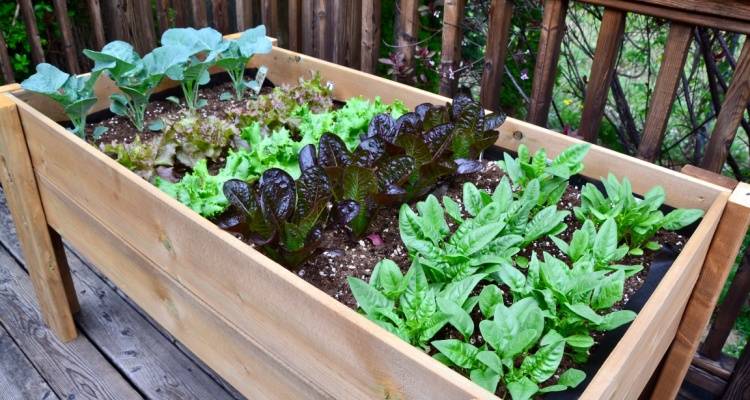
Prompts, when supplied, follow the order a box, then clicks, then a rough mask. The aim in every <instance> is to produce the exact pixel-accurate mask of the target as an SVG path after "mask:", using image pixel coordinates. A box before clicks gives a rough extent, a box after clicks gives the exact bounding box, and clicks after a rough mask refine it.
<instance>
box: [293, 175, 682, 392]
mask: <svg viewBox="0 0 750 400" xmlns="http://www.w3.org/2000/svg"><path fill="white" fill-rule="evenodd" d="M502 176H503V172H502V170H501V169H500V168H499V167H498V166H497V164H495V163H494V162H485V168H484V170H483V171H481V172H479V173H475V174H471V175H465V176H460V177H457V178H456V179H453V180H451V181H450V182H446V183H444V184H442V185H441V186H439V187H437V188H436V189H435V190H434V191H433V194H435V195H436V196H437V197H438V198H442V196H443V195H446V196H449V197H451V198H452V199H453V200H455V201H456V202H458V203H459V204H462V198H463V184H464V182H467V181H468V182H472V183H474V184H475V185H476V186H477V187H478V188H479V189H483V190H487V191H489V192H491V191H493V190H494V189H495V187H496V186H497V184H498V183H499V182H500V179H501V178H502ZM572 181H573V182H572V183H571V185H570V186H569V187H568V189H567V190H566V192H565V194H564V195H563V198H562V199H561V201H560V202H559V203H558V208H559V209H562V210H569V211H570V212H571V213H570V215H569V216H568V217H567V218H566V219H565V222H566V224H567V225H568V227H567V229H566V230H565V231H564V232H563V233H561V234H560V235H558V237H560V238H561V239H563V240H564V241H566V242H569V241H570V239H571V237H572V234H573V232H574V231H575V230H577V229H578V228H580V227H581V223H580V222H579V221H578V220H577V219H576V218H575V216H574V215H573V213H572V211H573V208H574V207H577V206H579V205H580V203H581V200H580V195H581V185H582V184H584V183H585V182H586V181H584V180H582V179H581V180H578V181H577V182H576V180H572ZM411 206H413V204H411ZM447 220H448V224H449V226H450V227H451V230H452V231H454V230H455V229H456V228H457V226H456V225H455V224H454V223H453V222H452V221H451V220H450V218H448V219H447ZM369 232H374V233H373V234H372V235H370V236H366V237H364V238H362V239H360V240H352V239H351V238H350V237H349V236H348V235H347V232H346V231H344V230H343V229H341V228H335V229H329V230H327V231H326V232H325V233H324V239H323V243H325V247H324V248H323V249H322V251H321V252H320V253H318V254H317V255H316V256H314V257H312V258H311V259H309V260H308V261H306V262H305V263H303V264H302V265H301V266H300V267H299V268H297V269H296V270H295V272H296V273H297V275H299V276H300V277H302V278H303V279H305V280H306V281H308V282H310V283H312V284H313V285H315V286H316V287H318V288H319V289H321V290H323V291H324V292H326V293H327V294H329V295H330V296H332V297H334V298H335V299H337V300H338V301H340V302H341V303H344V304H345V305H347V306H348V307H350V308H352V309H355V310H356V309H357V302H356V300H355V299H354V296H353V295H352V293H351V290H350V289H349V285H348V283H347V277H349V276H355V277H358V278H360V279H363V280H365V281H369V278H370V275H371V274H372V269H373V267H374V266H375V265H376V264H377V263H378V262H379V261H381V260H382V259H384V258H389V259H391V260H393V261H394V262H395V263H396V264H398V265H399V267H400V268H401V270H402V272H404V273H406V271H407V270H408V269H409V266H410V265H411V261H410V259H409V257H408V254H407V251H406V249H405V248H404V246H403V244H402V242H401V239H400V236H399V228H398V209H397V208H390V209H381V210H379V211H378V212H377V213H376V215H375V216H374V217H373V219H372V223H371V226H370V229H369ZM654 240H656V241H658V242H659V243H660V244H661V245H662V249H661V250H658V251H651V250H644V254H643V255H640V256H634V255H628V256H626V257H625V258H624V259H623V260H621V261H620V262H619V263H620V264H623V265H642V266H643V267H644V268H643V270H642V271H640V272H639V273H638V274H636V275H634V276H632V277H630V278H628V279H627V280H626V281H625V287H624V291H623V299H622V300H621V301H619V302H618V303H616V304H615V305H614V307H613V309H612V311H615V310H620V309H629V310H633V311H635V312H638V311H640V309H641V308H642V307H643V305H644V304H645V302H646V301H647V300H648V298H649V297H650V296H651V293H653V291H654V290H655V289H656V286H657V285H658V283H659V282H660V281H661V278H662V277H663V276H664V274H665V273H666V272H667V270H668V269H669V267H670V266H671V264H672V262H673V261H674V259H675V258H676V257H677V255H678V254H679V252H680V251H681V250H682V247H683V246H684V244H685V241H686V237H685V236H684V235H683V234H682V233H678V232H669V231H660V232H658V233H657V235H656V237H655V238H654ZM532 252H533V253H536V254H537V256H538V257H540V258H541V257H542V255H543V253H544V252H548V253H550V254H551V255H553V256H555V257H557V258H559V259H561V260H563V261H565V262H567V263H570V260H569V259H568V257H567V256H566V255H565V254H563V253H562V252H561V251H560V250H559V249H558V248H557V246H556V245H555V244H554V242H552V241H551V240H550V239H548V238H544V239H541V240H537V241H535V242H533V243H531V245H530V246H528V247H527V248H525V249H524V250H523V251H522V252H521V253H520V255H523V256H526V257H529V256H531V254H532ZM486 284H487V283H486V282H482V283H480V284H479V285H478V286H477V288H476V289H475V290H474V293H473V294H475V295H476V294H479V293H480V292H481V290H482V288H483V287H484V286H485V285H486ZM500 286H501V289H503V292H504V293H505V295H506V304H510V301H511V298H510V295H509V293H510V289H509V288H507V287H504V285H500ZM641 289H642V290H641ZM471 316H472V319H473V320H474V323H475V326H478V324H479V322H480V321H482V320H483V319H484V317H483V315H482V314H481V312H480V311H479V310H478V308H476V309H475V310H474V312H473V313H472V315H471ZM629 325H630V324H626V325H625V326H623V327H620V328H618V329H616V330H614V331H610V332H606V333H599V332H595V333H594V334H593V336H594V339H595V340H596V342H597V345H595V346H594V347H593V348H592V350H591V356H590V359H589V361H588V362H587V363H585V364H584V365H578V364H576V363H575V362H573V360H572V359H571V358H570V357H569V356H567V355H566V356H564V358H563V360H562V362H561V364H560V367H559V368H558V371H557V372H556V373H555V375H554V376H553V377H552V378H551V379H550V380H549V381H548V382H545V384H543V385H542V386H548V385H552V384H554V383H555V382H556V381H557V378H558V377H559V375H560V374H561V373H562V372H563V371H565V370H566V369H568V368H571V367H576V368H579V369H583V370H584V371H585V372H586V375H587V378H586V380H585V381H584V382H583V383H582V384H580V385H579V386H578V387H577V388H576V389H575V390H569V391H566V392H562V393H555V394H551V395H546V396H545V398H555V399H574V398H577V397H578V396H579V395H580V393H582V392H583V390H584V389H585V387H586V385H587V384H588V382H589V380H590V379H591V378H592V377H593V376H594V375H595V374H596V371H597V370H598V369H599V367H600V366H601V365H602V363H603V362H604V360H606V358H607V357H608V356H609V353H610V352H611V351H612V350H613V349H614V346H615V345H616V344H617V342H618V341H619V339H620V338H621V337H622V335H623V334H624V333H625V331H626V330H627V328H628V326H629ZM462 338H463V337H462V335H461V334H460V333H459V332H458V331H456V330H455V328H453V327H452V326H450V325H447V326H446V327H445V328H443V330H442V331H441V332H439V333H438V334H437V335H435V337H434V339H435V340H439V339H462ZM470 341H471V343H472V344H475V345H477V346H481V345H482V343H483V339H482V338H481V335H480V334H479V331H478V330H477V331H476V332H475V334H474V336H473V337H472V338H471V339H470ZM434 353H435V350H434V349H429V350H428V354H431V355H432V354H434ZM505 394H506V393H504V389H503V388H500V389H499V391H498V395H501V396H503V395H505Z"/></svg>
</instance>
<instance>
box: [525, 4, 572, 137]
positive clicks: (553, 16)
mask: <svg viewBox="0 0 750 400" xmlns="http://www.w3.org/2000/svg"><path fill="white" fill-rule="evenodd" d="M567 13H568V0H546V1H545V2H544V15H543V17H542V32H541V36H540V38H539V51H538V52H537V56H536V65H535V66H534V81H533V83H532V86H531V102H530V104H529V115H528V116H527V118H526V120H527V121H528V122H531V123H532V124H535V125H539V126H547V115H548V114H549V106H550V104H551V103H552V88H553V87H554V86H555V75H556V73H557V61H558V59H559V58H560V45H561V44H562V39H563V35H564V34H565V15H566V14H567Z"/></svg>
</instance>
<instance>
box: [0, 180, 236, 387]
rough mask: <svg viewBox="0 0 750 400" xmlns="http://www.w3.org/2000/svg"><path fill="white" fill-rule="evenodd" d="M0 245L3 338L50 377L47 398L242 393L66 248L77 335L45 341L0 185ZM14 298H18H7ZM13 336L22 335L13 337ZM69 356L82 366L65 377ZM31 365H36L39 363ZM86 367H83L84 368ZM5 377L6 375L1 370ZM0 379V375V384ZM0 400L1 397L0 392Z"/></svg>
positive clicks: (49, 337)
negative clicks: (10, 306) (77, 306)
mask: <svg viewBox="0 0 750 400" xmlns="http://www.w3.org/2000/svg"><path fill="white" fill-rule="evenodd" d="M0 245H1V247H0V322H2V323H5V319H8V318H10V319H11V321H10V322H12V323H11V324H10V326H11V327H13V328H15V329H9V332H8V333H9V334H10V336H9V338H8V339H11V338H13V339H11V343H12V342H13V340H15V341H16V342H18V343H19V347H20V350H21V351H22V354H23V353H27V354H26V356H27V357H28V358H29V359H31V362H32V364H30V365H31V367H32V368H33V367H36V368H37V369H38V370H39V371H40V372H41V377H42V378H43V381H44V380H47V381H49V382H50V386H51V387H52V390H53V391H54V393H52V395H53V396H52V397H50V398H55V397H54V394H55V393H56V394H57V395H58V396H59V397H60V398H68V397H69V395H71V394H72V395H75V398H76V399H85V398H128V399H131V398H134V399H136V398H142V397H144V398H148V399H241V398H242V396H241V395H240V394H239V393H238V392H237V391H236V390H234V389H233V388H232V387H231V386H230V385H228V384H226V383H225V382H224V381H223V380H221V379H220V378H218V377H217V376H216V375H215V374H214V373H213V371H211V370H210V369H209V368H208V367H206V366H205V365H204V364H203V363H201V362H200V361H199V360H198V359H197V358H195V356H193V355H192V354H191V353H190V352H189V351H186V350H185V349H184V348H183V347H182V346H180V345H179V343H178V342H177V341H175V340H174V338H172V337H171V336H170V335H168V334H167V333H166V332H165V331H163V330H162V329H161V328H160V327H159V326H158V325H156V324H155V323H154V322H153V321H152V320H151V319H150V318H148V317H147V316H146V315H145V314H144V313H143V312H142V311H141V310H139V309H138V308H137V306H136V305H135V304H133V303H132V302H131V301H130V300H129V299H128V298H127V297H126V296H125V295H124V294H122V293H121V292H119V291H118V290H117V289H116V288H115V287H114V285H112V284H111V283H110V282H108V281H107V280H106V278H104V277H103V276H101V275H99V274H98V272H97V271H96V269H95V267H94V266H91V265H90V264H88V263H87V262H86V261H85V260H83V259H82V258H80V257H78V255H77V254H76V253H75V251H74V250H73V249H71V248H67V246H66V251H67V254H68V260H69V264H70V268H71V272H72V275H73V280H74V283H75V287H76V292H77V293H78V297H79V300H80V303H81V312H80V313H79V314H78V315H76V323H77V325H78V328H79V330H80V331H81V333H82V334H81V335H80V336H79V338H78V339H76V340H75V341H73V342H72V343H70V344H62V343H59V342H57V343H53V345H49V342H54V341H55V338H54V337H53V335H52V333H51V332H50V331H49V330H47V329H46V328H45V327H44V326H43V324H42V323H41V319H40V316H39V314H38V311H37V309H36V303H35V301H34V299H33V295H32V292H31V289H30V281H29V280H28V276H27V274H26V273H25V269H24V266H23V265H22V264H19V261H21V262H22V260H23V257H22V253H21V250H20V246H19V243H18V240H17V238H16V236H15V229H14V226H13V222H12V220H11V218H10V215H9V213H8V210H7V206H6V204H5V198H4V196H3V194H2V191H1V190H0ZM19 298H20V299H22V300H21V301H15V302H13V301H12V300H14V299H19ZM5 303H11V304H13V305H14V306H15V310H16V311H14V312H8V311H6V309H4V308H3V304H5ZM34 316H35V317H36V320H34V318H33V317H34ZM14 321H15V322H14ZM29 321H31V322H29ZM13 322H14V323H13ZM24 327H26V329H25V331H26V333H24ZM16 335H20V336H27V337H28V338H27V339H25V338H21V339H20V340H19V339H16ZM36 336H38V337H41V338H43V339H44V340H43V343H44V344H43V345H41V344H39V343H36V342H39V340H33V339H34V337H36ZM37 339H38V338H37ZM27 347H29V348H30V350H29V349H27ZM29 351H30V352H31V353H32V355H31V356H30V355H29V354H28V352H29ZM32 356H33V357H32ZM70 359H73V360H76V362H73V363H72V364H73V365H74V366H75V367H76V368H78V367H79V365H78V363H83V364H84V366H83V367H82V368H78V369H80V373H78V372H76V373H72V374H66V372H65V368H67V366H68V365H69V364H71V361H70ZM27 361H28V360H27ZM37 363H41V364H42V367H40V366H39V365H38V364H37ZM86 366H90V368H88V369H86V368H85V367H86ZM26 367H28V366H23V367H21V368H23V369H27V368H26ZM74 370H75V371H78V370H77V369H74ZM33 371H34V370H33V369H32V370H30V371H29V372H28V373H29V374H31V372H33ZM91 371H95V372H96V380H92V381H91V382H88V383H87V381H86V379H87V378H86V377H87V376H90V374H91V373H92V372H91ZM0 374H5V373H4V372H3V370H2V369H1V368H0ZM79 375H80V376H79ZM5 378H8V379H14V378H12V377H10V378H9V376H8V375H7V374H5ZM2 379H3V378H2V377H0V382H2ZM79 380H83V381H84V382H79ZM0 397H2V398H5V397H4V395H0Z"/></svg>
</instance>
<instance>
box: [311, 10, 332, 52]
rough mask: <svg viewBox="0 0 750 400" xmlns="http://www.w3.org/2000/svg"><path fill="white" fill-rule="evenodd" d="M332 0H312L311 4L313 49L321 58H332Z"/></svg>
mask: <svg viewBox="0 0 750 400" xmlns="http://www.w3.org/2000/svg"><path fill="white" fill-rule="evenodd" d="M332 1H333V0H314V1H312V2H313V3H314V5H313V20H312V30H313V38H314V39H313V49H314V54H315V56H316V57H318V58H321V59H323V60H328V61H332V60H333V40H330V38H331V34H332V33H333V31H332V28H333V25H332V22H331V20H332V18H333V14H332V13H331V11H332V8H331V4H332Z"/></svg>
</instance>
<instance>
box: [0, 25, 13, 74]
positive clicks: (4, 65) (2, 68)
mask: <svg viewBox="0 0 750 400" xmlns="http://www.w3.org/2000/svg"><path fill="white" fill-rule="evenodd" d="M0 73H2V76H3V81H5V83H13V82H15V81H16V77H15V75H14V74H13V66H12V65H11V61H10V55H8V44H7V43H5V38H4V37H3V33H2V32H0Z"/></svg>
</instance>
